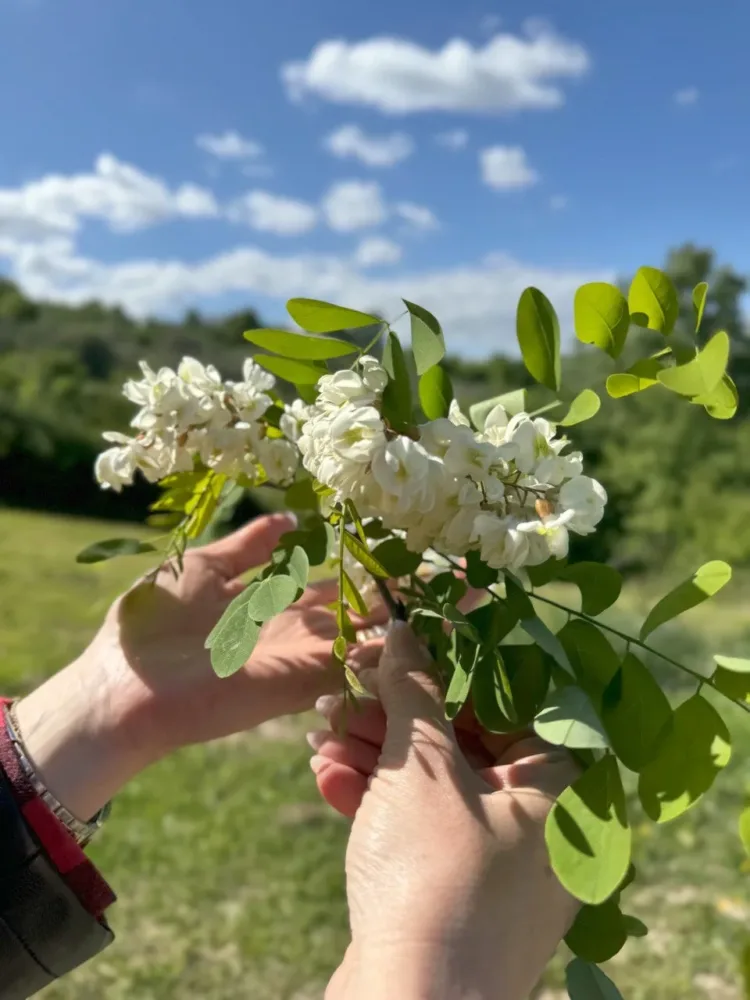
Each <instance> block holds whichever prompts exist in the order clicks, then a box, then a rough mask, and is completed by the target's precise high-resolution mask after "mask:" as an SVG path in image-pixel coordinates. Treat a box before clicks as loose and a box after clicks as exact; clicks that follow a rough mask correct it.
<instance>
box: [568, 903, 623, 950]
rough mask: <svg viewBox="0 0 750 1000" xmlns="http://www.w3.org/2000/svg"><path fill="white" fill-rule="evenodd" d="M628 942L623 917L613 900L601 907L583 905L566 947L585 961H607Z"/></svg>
mask: <svg viewBox="0 0 750 1000" xmlns="http://www.w3.org/2000/svg"><path fill="white" fill-rule="evenodd" d="M627 939H628V932H627V928H626V925H625V917H624V916H623V914H622V913H621V912H620V907H619V906H618V905H617V902H616V901H615V900H614V899H608V900H607V901H606V902H604V903H602V904H601V905H600V906H582V907H581V909H580V910H579V911H578V916H577V917H576V919H575V921H574V923H573V926H572V927H571V928H570V930H569V931H568V933H567V934H566V935H565V944H566V945H567V946H568V947H569V948H570V950H571V951H572V952H573V954H574V955H577V957H578V958H581V959H583V961H584V962H608V961H609V960H610V958H614V956H615V955H616V954H617V953H618V952H619V951H620V950H621V949H622V948H623V946H624V945H625V942H626V941H627Z"/></svg>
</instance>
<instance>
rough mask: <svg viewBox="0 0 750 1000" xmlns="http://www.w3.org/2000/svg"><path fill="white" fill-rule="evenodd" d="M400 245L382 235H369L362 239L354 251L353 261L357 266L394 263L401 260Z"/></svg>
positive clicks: (377, 265) (378, 265) (376, 265)
mask: <svg viewBox="0 0 750 1000" xmlns="http://www.w3.org/2000/svg"><path fill="white" fill-rule="evenodd" d="M401 254H402V251H401V247H400V246H399V245H398V243H394V242H393V240H389V239H386V238H385V237H384V236H370V237H369V238H368V239H365V240H362V242H361V243H360V244H359V246H358V247H357V249H356V251H355V253H354V263H355V264H356V265H357V266H358V267H380V266H382V265H385V264H396V263H398V261H400V260H401Z"/></svg>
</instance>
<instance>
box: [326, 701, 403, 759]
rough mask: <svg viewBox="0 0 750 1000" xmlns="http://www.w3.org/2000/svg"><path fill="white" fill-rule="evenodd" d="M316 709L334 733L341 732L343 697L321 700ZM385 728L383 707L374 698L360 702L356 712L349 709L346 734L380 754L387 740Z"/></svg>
mask: <svg viewBox="0 0 750 1000" xmlns="http://www.w3.org/2000/svg"><path fill="white" fill-rule="evenodd" d="M315 707H316V709H317V710H318V712H320V714H321V715H322V716H323V718H325V719H326V720H327V721H328V724H329V725H330V727H331V729H332V730H333V731H334V732H336V733H338V732H341V730H342V728H343V726H342V723H343V722H344V698H343V696H342V695H330V696H326V697H324V698H320V699H318V703H317V704H316V706H315ZM385 727H386V718H385V712H384V711H383V706H382V705H381V704H380V702H378V701H375V699H374V698H367V699H365V700H363V701H360V702H359V704H358V707H357V709H356V710H351V709H349V710H347V712H346V734H347V735H348V736H354V737H356V739H359V740H364V741H365V742H366V743H369V744H370V745H371V746H372V747H374V748H375V749H377V750H378V752H380V748H381V747H382V745H383V741H384V740H385ZM368 773H369V772H368Z"/></svg>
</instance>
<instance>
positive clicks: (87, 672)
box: [16, 647, 154, 821]
mask: <svg viewBox="0 0 750 1000" xmlns="http://www.w3.org/2000/svg"><path fill="white" fill-rule="evenodd" d="M16 718H17V721H18V728H19V730H20V736H21V739H22V741H23V744H24V747H25V750H26V753H27V756H28V757H29V759H30V762H31V764H32V766H33V768H34V771H35V772H36V774H37V776H38V778H39V780H40V781H41V782H42V784H43V785H44V786H45V787H46V788H47V789H48V790H49V791H50V792H51V794H52V795H53V796H54V797H55V798H56V799H57V800H58V801H59V802H60V803H62V805H63V806H65V808H66V809H67V810H69V811H70V812H71V813H73V815H74V816H76V817H77V818H78V819H80V820H82V821H87V820H89V819H90V818H91V817H92V816H93V815H94V814H95V813H97V812H98V811H99V810H100V809H101V808H102V807H103V806H104V805H106V803H107V802H108V801H109V800H110V799H111V798H113V797H114V795H116V794H117V792H119V791H120V789H121V788H122V787H123V786H124V785H125V784H126V783H127V782H128V781H130V780H131V779H132V778H133V777H135V776H136V774H138V773H139V772H140V771H141V770H143V769H144V768H145V767H147V766H148V764H149V763H151V761H152V759H153V758H154V754H152V752H151V751H150V748H149V745H148V744H146V743H142V742H139V740H138V738H137V729H136V720H135V718H134V716H133V713H132V712H131V711H130V709H129V705H128V692H127V690H123V689H120V690H118V689H117V688H116V687H115V686H114V685H113V683H112V679H111V677H110V676H109V674H108V672H107V671H105V670H100V669H98V667H97V663H96V658H95V656H94V655H93V654H92V649H91V647H90V648H89V650H87V651H86V652H85V653H84V654H83V656H82V657H81V658H80V659H78V660H76V661H75V662H74V663H72V664H70V665H69V666H68V667H66V668H65V669H64V670H62V671H60V672H59V673H58V674H56V675H55V676H53V677H51V678H50V679H49V680H48V681H45V683H44V684H42V685H41V686H40V687H39V688H37V689H36V690H35V691H33V692H31V694H29V695H27V696H26V697H25V698H23V699H21V700H20V701H19V702H18V703H17V706H16Z"/></svg>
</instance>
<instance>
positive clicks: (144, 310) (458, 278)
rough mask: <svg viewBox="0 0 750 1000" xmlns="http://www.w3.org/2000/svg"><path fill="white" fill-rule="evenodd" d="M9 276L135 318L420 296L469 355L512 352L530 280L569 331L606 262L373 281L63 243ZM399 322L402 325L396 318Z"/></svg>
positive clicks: (41, 291) (342, 266)
mask: <svg viewBox="0 0 750 1000" xmlns="http://www.w3.org/2000/svg"><path fill="white" fill-rule="evenodd" d="M9 250H10V251H11V259H12V272H13V277H14V278H15V279H16V280H18V281H19V283H20V284H21V286H22V287H23V288H24V290H25V291H26V292H27V293H28V294H29V295H31V296H33V297H35V298H40V299H48V300H56V301H65V302H71V303H80V302H86V301H88V300H91V299H98V300H100V301H102V302H106V303H108V304H112V305H114V304H117V305H120V306H122V307H123V308H125V309H127V310H129V311H130V312H131V313H133V314H134V315H138V316H146V315H153V314H164V313H174V312H176V311H178V310H181V309H184V308H185V307H187V306H190V305H198V304H205V303H206V301H207V300H209V301H210V300H211V299H212V298H215V297H216V296H221V295H226V294H230V293H241V294H243V295H246V296H248V297H252V296H264V297H268V298H270V299H272V300H277V301H278V313H277V315H276V316H270V317H269V319H270V320H271V321H273V320H274V319H279V318H280V317H281V314H282V311H283V307H282V303H283V301H284V300H286V299H287V298H289V297H291V296H295V295H309V296H313V297H319V298H323V299H327V300H334V301H339V302H342V303H344V304H346V305H351V306H353V307H355V308H360V309H375V310H378V311H380V312H382V314H383V315H384V316H388V317H395V316H397V315H399V313H400V312H401V311H402V305H401V303H400V299H401V296H405V297H407V298H409V299H411V300H412V301H414V302H419V303H420V304H421V305H424V306H425V307H426V308H428V309H430V310H432V311H433V312H434V313H435V314H436V315H437V316H438V317H439V319H440V320H441V322H442V324H443V327H444V329H445V331H446V335H447V339H448V344H449V346H450V348H451V349H453V350H456V351H461V352H463V353H464V354H467V355H473V356H475V357H477V356H482V355H483V354H487V353H490V352H493V351H504V350H511V351H515V350H516V347H515V312H516V305H517V302H518V297H519V295H520V294H521V292H522V291H523V289H524V288H526V287H527V286H528V285H535V286H536V287H538V288H542V289H543V290H544V292H545V293H546V294H547V295H548V296H549V298H550V299H551V300H552V302H553V303H554V305H555V306H556V308H557V309H558V311H559V313H560V316H561V320H562V325H563V329H564V330H566V331H568V332H570V331H571V330H572V323H571V319H572V305H573V295H574V293H575V290H576V288H577V287H578V286H579V285H581V284H583V283H584V282H587V281H611V280H613V278H614V274H613V273H612V272H610V271H607V270H605V269H599V270H593V269H592V270H585V269H580V270H572V269H554V268H549V267H535V266H533V265H529V264H525V263H521V262H519V261H516V260H514V259H512V258H511V257H508V256H505V255H503V254H492V255H489V256H487V257H485V258H483V259H482V260H479V261H476V262H472V263H467V264H463V265H455V266H452V267H446V268H438V269H433V270H431V271H427V272H420V273H412V274H409V273H401V274H398V275H394V276H390V275H389V276H388V277H382V278H372V277H370V276H368V275H366V274H363V273H361V272H360V271H358V270H357V269H356V267H355V266H354V265H353V264H352V263H351V262H349V261H346V260H342V259H340V258H337V257H334V256H324V255H313V254H293V255H290V256H282V255H274V254H270V253H268V252H266V251H264V250H261V249H259V248H258V247H252V246H244V247H238V248H236V249H234V250H230V251H228V252H226V253H222V254H219V255H218V256H215V257H210V258H208V259H206V260H203V261H199V262H196V263H189V264H188V263H185V262H184V261H180V260H161V261H157V260H134V261H129V262H127V263H117V264H105V263H101V262H99V261H95V260H91V259H88V258H86V257H81V256H77V255H76V253H75V250H74V248H73V245H72V242H71V241H70V240H66V239H63V240H59V239H58V240H56V241H50V242H48V243H46V244H38V245H37V246H33V247H32V246H28V245H27V246H25V247H21V246H16V247H14V248H9V247H8V246H7V245H5V244H3V242H2V240H0V253H3V252H5V253H8V251H9ZM401 326H402V329H404V330H405V328H404V327H403V324H401Z"/></svg>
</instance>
